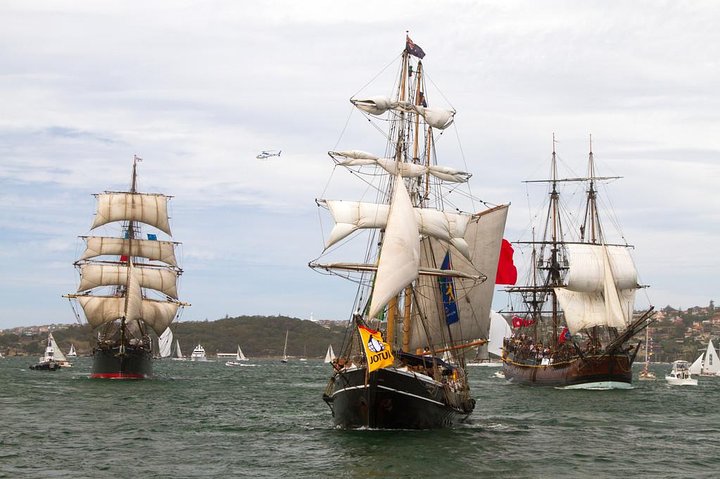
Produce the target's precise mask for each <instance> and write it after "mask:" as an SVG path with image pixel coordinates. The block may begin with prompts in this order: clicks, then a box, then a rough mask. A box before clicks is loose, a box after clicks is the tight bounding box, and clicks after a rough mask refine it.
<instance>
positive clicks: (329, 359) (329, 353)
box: [324, 344, 335, 363]
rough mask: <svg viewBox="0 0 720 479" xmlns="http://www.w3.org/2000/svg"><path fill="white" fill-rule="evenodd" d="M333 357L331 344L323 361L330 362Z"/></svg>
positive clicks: (333, 352)
mask: <svg viewBox="0 0 720 479" xmlns="http://www.w3.org/2000/svg"><path fill="white" fill-rule="evenodd" d="M334 359H335V351H333V347H332V344H331V345H329V346H328V348H327V352H326V353H325V361H324V362H326V363H331V362H333V360H334Z"/></svg>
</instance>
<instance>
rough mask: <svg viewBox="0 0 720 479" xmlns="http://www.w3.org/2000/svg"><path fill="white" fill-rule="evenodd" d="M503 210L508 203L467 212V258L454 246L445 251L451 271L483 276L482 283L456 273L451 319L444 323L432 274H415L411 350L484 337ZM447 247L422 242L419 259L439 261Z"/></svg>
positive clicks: (488, 316)
mask: <svg viewBox="0 0 720 479" xmlns="http://www.w3.org/2000/svg"><path fill="white" fill-rule="evenodd" d="M507 213H508V205H501V206H498V207H495V208H493V209H491V210H488V211H485V212H483V213H481V214H478V215H475V216H473V218H472V220H471V221H470V223H469V224H468V227H467V232H466V234H465V239H466V241H467V243H468V244H469V245H470V260H468V259H466V258H465V257H464V256H463V255H460V254H457V253H458V252H459V251H458V250H457V249H454V248H450V250H449V251H450V256H451V260H452V268H453V269H454V270H457V271H461V272H465V273H468V275H474V276H475V277H476V278H477V276H478V275H479V274H484V275H485V276H486V277H487V279H486V280H485V281H484V282H483V281H479V280H477V279H462V278H456V279H455V280H454V281H453V283H454V292H455V305H456V307H457V313H458V321H457V322H455V323H452V324H450V325H447V323H446V322H445V313H444V309H443V303H442V298H441V295H440V286H439V284H438V281H437V278H431V277H424V276H423V277H421V278H420V280H419V281H418V284H417V286H416V287H415V291H416V293H415V296H416V298H417V300H418V306H419V307H418V308H417V311H415V316H414V317H413V320H412V322H411V337H410V341H409V347H410V349H411V351H412V350H417V349H420V350H423V349H424V348H426V347H431V346H440V345H443V344H460V343H464V342H468V341H473V340H476V339H487V338H488V337H489V333H490V306H491V303H492V296H493V290H494V289H495V274H496V272H497V266H498V260H499V258H500V246H501V245H502V237H503V233H504V231H505V221H506V219H507ZM447 252H448V249H447V247H445V246H443V245H442V244H440V243H438V242H437V241H435V242H431V241H424V242H423V248H422V254H423V261H422V264H425V263H426V262H429V263H431V264H436V265H438V266H439V265H441V264H442V262H443V259H444V257H445V254H446V253H447ZM420 314H422V315H423V316H424V319H425V320H424V321H421V320H420V318H419V317H418V316H417V315H420ZM451 339H452V340H451Z"/></svg>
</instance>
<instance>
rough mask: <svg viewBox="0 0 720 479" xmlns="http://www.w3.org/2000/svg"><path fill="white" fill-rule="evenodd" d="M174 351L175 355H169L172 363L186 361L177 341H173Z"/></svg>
mask: <svg viewBox="0 0 720 479" xmlns="http://www.w3.org/2000/svg"><path fill="white" fill-rule="evenodd" d="M174 349H175V351H174V352H175V354H174V355H173V354H172V353H171V356H172V358H171V359H172V360H173V361H187V360H188V358H186V357H185V356H183V353H182V350H181V349H180V340H178V339H176V340H175V348H174Z"/></svg>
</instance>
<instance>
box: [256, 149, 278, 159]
mask: <svg viewBox="0 0 720 479" xmlns="http://www.w3.org/2000/svg"><path fill="white" fill-rule="evenodd" d="M280 153H282V150H263V152H262V153H260V154H259V155H258V156H256V157H255V158H257V159H258V160H266V159H268V158H270V157H271V156H280Z"/></svg>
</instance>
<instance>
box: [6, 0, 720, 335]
mask: <svg viewBox="0 0 720 479" xmlns="http://www.w3.org/2000/svg"><path fill="white" fill-rule="evenodd" d="M719 24H720V4H718V3H717V2H715V1H692V2H680V1H668V2H663V1H633V2H623V1H607V0H603V1H596V2H593V1H584V2H576V1H552V0H550V1H543V2H537V1H533V0H530V1H507V0H501V1H442V2H439V1H436V0H435V1H417V0H416V1H397V2H387V1H368V0H363V1H348V2H345V1H338V0H331V1H303V2H298V1H268V2H260V1H242V2H237V1H231V0H228V1H221V0H219V1H182V0H174V1H143V2H128V1H89V0H88V1H62V0H53V1H42V0H36V1H33V2H28V1H25V0H18V1H12V0H4V1H3V2H1V3H0V99H1V100H2V101H1V105H2V114H1V115H0V207H1V208H0V328H9V327H14V326H20V325H33V324H47V323H71V322H74V321H75V318H74V315H73V312H72V309H71V308H70V306H69V304H68V303H67V300H65V299H63V298H62V297H61V296H62V294H65V293H69V292H72V291H74V289H75V288H76V287H77V273H76V271H75V269H74V268H73V266H72V263H73V261H75V259H76V258H77V255H78V254H79V252H80V251H81V248H82V242H81V241H80V240H79V239H78V236H79V235H84V234H88V233H89V232H90V230H89V228H90V224H91V221H92V216H93V213H94V208H95V199H94V197H93V196H92V193H99V192H102V191H105V190H121V189H125V188H127V187H128V184H129V181H130V171H131V164H132V158H133V155H135V154H137V155H138V156H141V157H142V158H144V161H143V162H142V163H141V164H140V170H139V174H140V183H139V186H140V189H141V190H142V191H146V192H162V193H166V194H169V195H173V196H174V198H173V200H172V201H171V214H172V219H171V222H172V228H173V234H174V239H175V240H177V241H180V242H182V243H183V245H182V247H181V251H180V253H181V255H180V258H181V261H182V266H183V268H184V271H185V272H184V274H183V276H182V281H181V284H180V291H181V297H182V299H184V300H186V301H188V302H190V303H192V307H191V308H188V309H187V310H186V311H185V313H184V314H183V316H182V320H204V319H209V320H214V319H217V318H220V317H224V316H225V315H226V314H227V315H230V316H236V315H253V314H259V315H275V314H282V315H289V316H295V317H300V318H309V317H310V315H311V314H312V315H313V317H314V318H315V319H346V318H347V317H348V316H349V314H350V313H351V309H352V301H353V299H354V285H353V284H352V283H349V282H344V281H342V280H339V279H336V278H332V277H327V276H323V275H320V274H318V273H315V272H313V271H312V270H310V269H309V268H308V267H307V263H308V261H310V260H312V259H314V258H316V257H317V256H318V255H319V254H320V252H321V250H322V244H323V236H322V231H321V228H320V222H319V219H318V216H319V215H318V209H317V207H316V205H315V202H314V199H315V198H316V197H318V196H320V195H322V194H323V191H324V189H325V185H326V182H327V181H328V178H329V177H330V174H331V171H332V168H331V166H332V163H331V161H330V160H329V158H328V156H327V151H328V150H330V149H333V148H335V147H336V144H337V143H338V140H339V139H340V138H344V139H345V141H346V142H347V141H348V138H351V139H352V140H353V141H354V142H357V144H352V145H349V144H347V145H344V146H346V147H348V148H357V149H365V150H368V151H377V149H376V148H375V149H373V148H371V147H368V146H366V145H364V144H361V143H362V142H363V141H364V137H363V135H367V138H368V141H370V140H369V138H370V133H369V132H368V131H367V129H366V130H364V131H358V132H356V133H345V134H344V133H343V132H344V129H345V127H346V123H347V121H348V117H349V114H350V111H351V108H350V104H349V102H348V99H349V98H350V97H351V96H352V95H353V94H355V93H356V92H358V91H359V90H361V89H362V88H363V87H364V85H366V84H367V83H368V81H370V80H372V79H373V77H374V76H375V75H376V74H377V73H378V72H380V71H381V70H383V68H385V67H386V66H387V65H388V64H390V63H392V62H393V61H394V60H395V59H397V57H398V54H399V53H400V52H401V50H402V49H403V47H404V38H405V31H406V30H409V31H410V36H411V37H412V38H413V40H414V41H415V43H417V44H418V45H420V46H421V47H422V48H423V49H424V50H425V52H426V54H427V56H426V57H425V59H424V65H425V68H426V70H427V71H428V73H429V75H430V77H431V79H432V82H433V83H434V84H436V85H437V87H438V89H439V90H440V91H441V92H442V95H443V97H444V99H446V100H447V102H449V103H450V104H451V105H452V107H454V108H455V109H457V111H458V113H457V116H456V125H455V130H454V131H452V132H451V133H450V134H451V135H453V136H457V138H459V139H460V141H461V144H462V151H463V152H464V158H462V159H458V158H446V159H445V160H444V161H443V162H442V163H443V164H445V165H448V166H455V167H458V168H461V169H464V168H466V167H467V168H469V169H470V170H471V171H472V172H473V173H474V176H473V178H472V180H471V182H472V185H473V192H474V193H475V194H476V195H478V196H480V197H481V198H483V199H487V200H489V201H492V202H495V203H504V202H510V203H511V204H512V206H511V208H510V214H509V218H508V224H507V230H506V237H507V238H508V239H510V240H511V241H512V240H516V239H520V238H523V239H528V233H527V231H528V226H529V224H530V221H531V219H532V215H533V213H534V211H535V209H536V208H535V207H533V208H532V212H531V209H529V207H528V205H529V202H531V201H536V200H530V199H529V198H530V197H529V196H528V195H531V196H535V198H537V196H538V195H539V197H540V201H542V197H543V191H542V189H540V190H534V189H533V187H531V186H528V185H526V184H524V183H522V181H523V180H528V179H534V178H542V177H545V176H546V175H547V174H548V170H549V158H550V153H551V150H552V135H553V133H555V135H556V138H557V140H558V143H557V146H556V148H557V151H558V155H559V158H560V160H561V163H562V166H563V167H564V168H565V167H566V168H567V169H568V170H569V171H573V172H575V173H577V174H583V173H584V172H585V168H586V166H585V165H586V159H587V153H588V137H589V135H590V134H592V137H593V150H594V155H595V159H596V161H597V168H598V173H599V174H604V175H617V176H622V177H623V178H622V179H621V180H618V181H616V182H613V183H611V184H609V185H608V192H609V193H610V195H611V200H608V201H609V202H610V204H611V205H612V207H613V208H614V214H615V216H616V217H617V220H618V222H619V223H620V224H621V225H622V233H623V235H624V237H625V238H626V239H627V241H628V242H629V243H631V244H633V245H635V251H634V253H633V256H634V259H635V262H636V265H637V268H638V270H639V272H640V279H641V282H642V283H644V284H649V285H650V286H651V287H650V288H648V289H647V290H645V291H644V292H643V293H642V294H641V295H640V296H639V297H638V306H639V307H641V306H642V305H643V304H648V303H649V304H654V305H655V306H657V307H663V306H665V305H668V304H669V305H672V306H675V307H681V308H687V307H690V306H693V305H707V304H708V303H709V301H710V300H711V299H715V300H718V299H720V294H718V293H720V280H718V279H717V276H718V271H720V259H718V258H719V257H720V255H719V254H718V248H719V246H718V242H719V240H720V200H719V199H718V181H719V180H720V121H719V120H720V113H719V112H720V108H719V107H720V104H719V103H720V102H719V101H718V99H719V98H720V96H719V95H718V85H720V63H719V62H720V29H718V28H717V25H719ZM389 86H390V85H388V87H389ZM369 93H373V94H385V93H387V90H384V91H375V92H369ZM347 135H354V136H347ZM375 140H376V138H373V141H375ZM264 149H282V156H281V157H280V158H273V159H269V160H266V161H259V160H257V159H256V158H255V156H256V155H257V154H258V153H259V152H260V151H262V150H264ZM345 199H349V198H345ZM347 259H348V260H349V261H357V260H358V258H347ZM505 301H506V295H505V293H502V292H501V293H497V294H496V302H495V303H496V307H500V306H501V305H503V304H504V302H505Z"/></svg>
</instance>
